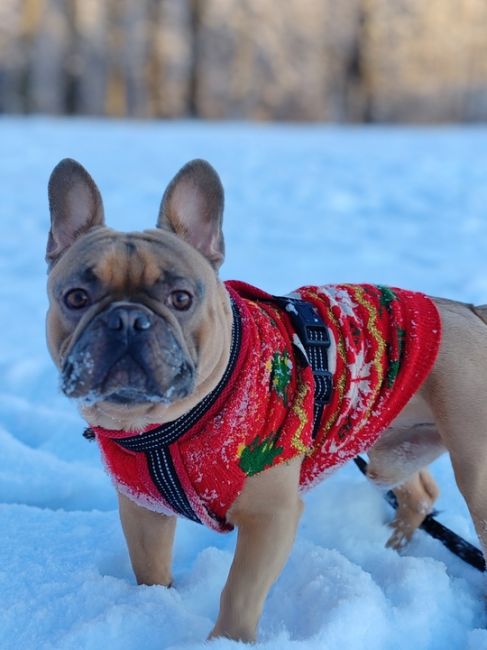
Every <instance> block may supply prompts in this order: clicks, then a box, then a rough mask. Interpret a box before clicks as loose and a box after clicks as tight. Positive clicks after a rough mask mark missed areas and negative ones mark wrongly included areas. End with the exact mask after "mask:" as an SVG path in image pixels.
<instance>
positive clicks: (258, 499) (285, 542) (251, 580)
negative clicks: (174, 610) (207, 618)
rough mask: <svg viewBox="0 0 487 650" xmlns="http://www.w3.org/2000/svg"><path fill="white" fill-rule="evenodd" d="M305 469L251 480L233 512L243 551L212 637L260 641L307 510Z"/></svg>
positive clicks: (286, 468)
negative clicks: (265, 612) (302, 488)
mask: <svg viewBox="0 0 487 650" xmlns="http://www.w3.org/2000/svg"><path fill="white" fill-rule="evenodd" d="M300 466H301V459H300V458H299V459H296V460H294V461H292V462H290V463H288V464H283V465H279V466H277V467H275V468H272V469H269V470H266V471H264V472H262V473H261V474H258V475H256V476H253V477H252V478H249V479H248V480H247V483H246V485H245V488H244V490H243V492H242V493H241V494H240V496H239V497H238V498H237V499H236V501H235V503H234V504H233V505H232V507H231V508H230V510H229V513H228V515H227V518H228V520H229V521H230V522H231V523H232V524H234V525H235V526H237V527H238V539H237V548H236V551H235V557H234V559H233V563H232V566H231V568H230V573H229V575H228V579H227V582H226V585H225V587H224V589H223V592H222V595H221V600H220V613H219V616H218V619H217V622H216V624H215V627H214V628H213V630H212V632H211V634H210V637H215V636H224V637H228V638H230V639H235V640H240V641H247V642H253V641H255V637H256V629H257V624H258V622H259V619H260V615H261V613H262V609H263V606H264V601H265V598H266V596H267V593H268V591H269V589H270V587H271V585H272V584H273V582H274V581H275V580H276V578H277V577H278V575H279V573H280V572H281V570H282V568H283V566H284V564H285V562H286V560H287V558H288V555H289V551H290V550H291V546H292V544H293V541H294V536H295V534H296V527H297V524H298V521H299V517H300V514H301V512H302V509H303V505H302V502H301V499H300V498H299V494H298V487H299V470H300Z"/></svg>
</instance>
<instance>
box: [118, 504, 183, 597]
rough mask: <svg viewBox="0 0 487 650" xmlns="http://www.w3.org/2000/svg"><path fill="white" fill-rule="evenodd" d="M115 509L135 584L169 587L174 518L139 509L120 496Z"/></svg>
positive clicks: (174, 528)
mask: <svg viewBox="0 0 487 650" xmlns="http://www.w3.org/2000/svg"><path fill="white" fill-rule="evenodd" d="M118 505H119V511H120V519H121V522H122V528H123V532H124V534H125V539H126V540H127V546H128V549H129V555H130V561H131V563H132V568H133V570H134V573H135V577H136V579H137V583H138V584H139V585H163V586H164V587H169V586H170V585H171V580H172V577H171V571H172V547H173V543H174V533H175V530H176V517H166V516H165V515H161V514H159V513H158V512H152V510H147V508H142V507H141V506H138V505H137V504H136V503H134V502H133V501H130V499H127V497H125V496H123V495H122V494H120V493H119V494H118Z"/></svg>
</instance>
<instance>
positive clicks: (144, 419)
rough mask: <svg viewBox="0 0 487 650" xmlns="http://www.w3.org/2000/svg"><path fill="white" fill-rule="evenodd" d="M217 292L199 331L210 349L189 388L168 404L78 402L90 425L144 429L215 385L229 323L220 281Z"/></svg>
mask: <svg viewBox="0 0 487 650" xmlns="http://www.w3.org/2000/svg"><path fill="white" fill-rule="evenodd" d="M219 294H220V296H219V297H220V300H219V302H218V309H217V310H216V313H215V317H214V320H213V321H212V322H211V323H210V324H208V326H207V327H208V330H209V331H208V332H204V333H203V338H204V339H205V341H207V342H209V343H210V346H211V349H210V350H209V354H208V355H206V358H207V362H206V364H205V366H204V367H200V368H198V379H197V383H196V387H195V389H194V390H193V392H192V393H191V394H190V395H188V397H185V398H184V399H181V400H178V401H177V402H174V403H172V404H162V403H157V402H148V403H146V404H137V405H130V404H112V403H110V402H96V403H95V404H92V405H80V412H81V414H82V416H83V418H84V419H85V420H86V421H87V422H88V423H89V424H90V426H97V427H103V428H104V429H110V430H114V431H133V432H135V431H144V430H145V429H147V427H149V426H151V425H154V424H166V423H167V422H172V421H174V420H177V419H178V418H179V417H181V416H182V415H184V414H185V413H187V412H188V411H190V410H191V409H192V408H193V407H194V406H196V405H197V404H198V403H199V402H200V401H201V400H202V399H204V398H205V397H206V396H207V395H208V394H209V393H211V392H212V391H213V390H214V389H215V388H216V386H217V385H218V383H219V382H220V380H221V378H222V377H223V375H224V373H225V369H226V368H227V365H228V362H229V358H230V349H231V344H232V325H233V314H232V306H231V303H230V298H229V295H228V293H227V291H226V289H225V287H224V286H223V284H221V285H220V288H219ZM210 330H211V331H210ZM215 331H217V332H219V336H218V337H215V336H214V332H215Z"/></svg>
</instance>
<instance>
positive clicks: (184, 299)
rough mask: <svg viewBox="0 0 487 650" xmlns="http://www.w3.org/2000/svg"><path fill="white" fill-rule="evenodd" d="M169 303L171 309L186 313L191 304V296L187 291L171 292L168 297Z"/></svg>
mask: <svg viewBox="0 0 487 650" xmlns="http://www.w3.org/2000/svg"><path fill="white" fill-rule="evenodd" d="M169 303H170V305H171V307H174V309H177V310H178V311H187V310H188V309H189V308H190V307H191V305H192V304H193V296H192V295H191V294H190V293H189V291H182V290H178V291H172V292H171V294H170V296H169Z"/></svg>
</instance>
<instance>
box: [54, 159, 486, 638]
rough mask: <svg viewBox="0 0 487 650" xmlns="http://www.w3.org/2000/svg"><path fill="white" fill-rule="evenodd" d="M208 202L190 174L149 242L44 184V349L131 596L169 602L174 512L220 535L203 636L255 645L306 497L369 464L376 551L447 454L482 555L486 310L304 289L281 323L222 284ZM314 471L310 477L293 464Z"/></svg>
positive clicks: (72, 186) (59, 170)
mask: <svg viewBox="0 0 487 650" xmlns="http://www.w3.org/2000/svg"><path fill="white" fill-rule="evenodd" d="M223 203H224V194H223V189H222V185H221V182H220V179H219V177H218V175H217V173H216V172H215V170H214V169H213V168H212V167H211V166H210V165H209V164H208V163H207V162H205V161H202V160H195V161H191V162H190V163H188V164H187V165H185V166H184V167H183V168H182V169H181V170H180V171H179V172H178V174H177V175H176V176H175V177H174V179H173V180H172V181H171V182H170V183H169V185H168V187H167V189H166V191H165V193H164V196H163V198H162V203H161V207H160V212H159V217H158V221H157V227H156V228H154V229H152V230H145V231H142V232H130V233H123V232H118V231H116V230H112V229H110V228H108V227H106V226H105V221H104V214H103V205H102V199H101V195H100V192H99V190H98V188H97V186H96V184H95V182H94V181H93V179H92V178H91V177H90V175H89V174H88V172H87V171H86V170H85V169H84V168H83V167H82V166H81V165H80V164H79V163H77V162H75V161H74V160H69V159H65V160H63V161H61V162H60V163H59V164H58V165H57V167H56V168H55V169H54V171H53V172H52V175H51V178H50V181H49V206H50V213H51V229H50V232H49V239H48V243H47V253H46V259H47V263H48V267H49V278H48V294H49V302H50V306H49V311H48V314H47V341H48V347H49V351H50V354H51V356H52V358H53V360H54V362H55V364H56V366H57V367H58V369H59V371H60V376H61V387H62V390H63V392H64V393H65V394H66V395H67V396H68V397H69V398H72V399H75V400H77V402H78V405H79V408H80V410H81V413H82V415H83V417H84V418H85V419H86V421H87V423H88V425H89V427H90V428H91V431H92V435H94V436H95V437H96V439H97V441H98V443H99V444H100V448H101V451H102V454H103V457H104V460H105V463H106V466H107V469H108V471H109V473H110V474H111V476H112V478H113V480H114V483H115V486H116V488H117V491H118V498H119V506H120V517H121V522H122V527H123V530H124V533H125V536H126V540H127V545H128V549H129V554H130V559H131V563H132V566H133V570H134V573H135V576H136V578H137V581H138V583H140V584H150V585H153V584H158V585H165V586H170V585H171V583H172V577H171V562H172V546H173V539H174V532H175V526H176V518H177V515H179V516H185V517H188V518H190V519H193V520H194V521H197V522H200V523H205V524H207V525H209V526H211V527H213V528H215V529H216V530H226V529H229V528H232V527H237V529H238V541H237V546H236V551H235V557H234V560H233V563H232V566H231V569H230V572H229V575H228V579H227V582H226V585H225V587H224V589H223V592H222V596H221V602H220V611H219V615H218V618H217V621H216V623H215V625H214V628H213V630H212V631H211V633H210V637H216V636H223V637H228V638H231V639H235V640H243V641H246V642H253V641H254V640H255V639H256V630H257V625H258V621H259V618H260V616H261V613H262V609H263V606H264V601H265V598H266V595H267V593H268V591H269V589H270V587H271V585H272V584H273V583H274V581H275V580H276V578H277V577H278V575H279V573H280V571H281V570H282V568H283V566H284V564H285V562H286V559H287V557H288V554H289V552H290V549H291V546H292V544H293V540H294V537H295V533H296V527H297V524H298V521H299V518H300V515H301V512H302V510H303V505H302V501H301V497H300V493H301V490H302V488H303V486H304V487H310V486H311V485H313V484H314V483H315V482H316V480H318V479H319V478H322V477H323V476H324V475H326V473H327V472H328V470H329V469H330V468H331V465H338V464H340V463H341V462H344V460H346V459H347V458H349V457H351V455H353V454H355V453H356V452H357V451H363V450H364V449H368V454H369V467H368V477H369V478H370V479H371V480H372V481H373V482H374V483H376V484H377V485H378V486H380V487H385V486H387V487H392V488H393V489H394V490H395V494H396V496H397V499H398V503H399V507H398V510H397V512H396V516H395V519H394V521H393V522H392V535H391V538H390V540H389V542H388V543H389V545H390V546H392V547H395V548H398V547H400V546H402V545H403V544H404V543H405V542H407V541H408V540H409V539H410V538H411V536H412V534H413V532H414V531H415V529H416V528H417V527H418V526H419V525H420V524H421V522H422V521H423V519H424V518H425V517H426V515H427V514H428V513H429V512H430V511H431V509H432V506H433V503H434V501H435V499H436V498H437V496H438V489H437V487H436V485H435V483H434V481H433V479H432V477H431V475H430V474H429V472H428V470H427V469H426V468H425V467H426V465H427V464H428V463H430V462H431V461H432V460H434V459H435V458H436V457H437V456H439V455H440V454H441V453H442V452H443V451H445V450H448V451H449V453H450V455H451V459H452V463H453V467H454V471H455V477H456V481H457V483H458V486H459V488H460V490H461V492H462V494H463V496H464V497H465V499H466V502H467V504H468V507H469V510H470V512H471V515H472V517H473V521H474V523H475V526H476V530H477V532H478V535H479V538H480V541H481V543H482V545H483V546H485V544H486V543H487V527H486V524H485V522H486V521H487V464H486V462H485V459H486V458H487V436H486V434H485V429H486V427H487V400H486V399H485V396H484V385H485V380H486V369H487V326H486V322H487V308H486V307H482V306H480V307H475V306H472V305H466V304H463V303H459V302H454V301H449V300H445V299H429V298H427V297H425V296H422V295H420V294H413V293H410V292H409V293H408V292H404V293H401V290H391V289H387V288H384V287H373V286H371V285H360V286H359V285H357V286H348V285H342V286H340V287H328V288H326V285H325V287H324V288H314V289H313V288H304V289H303V290H301V291H299V292H298V293H295V294H293V296H291V298H290V302H289V303H288V304H287V307H284V308H283V307H282V304H278V303H276V302H275V301H274V302H273V300H272V297H270V296H268V294H265V293H264V292H259V290H254V289H253V288H249V287H248V286H245V285H239V284H238V283H236V284H233V285H232V283H223V282H222V281H221V280H220V279H219V276H218V271H219V267H220V265H221V263H222V262H223V259H224V239H223V234H222V215H223ZM323 296H324V297H323ZM318 299H320V300H325V299H326V300H327V302H326V305H325V307H323V308H322V307H321V306H320V305H321V303H319V301H318ZM302 302H304V303H307V304H311V305H312V307H313V309H314V313H318V312H320V310H321V312H320V313H321V316H322V317H323V318H322V322H323V323H324V324H325V325H326V327H327V328H328V329H329V331H330V333H331V341H330V342H329V343H330V345H329V347H328V348H327V353H326V356H327V360H326V361H327V364H328V368H329V371H330V375H331V376H332V377H333V380H332V383H333V387H332V395H333V396H332V398H331V401H330V403H329V404H328V405H325V406H324V411H323V413H321V414H320V418H322V419H321V420H320V422H321V425H320V427H319V433H318V434H316V427H314V426H313V415H312V414H313V403H314V402H313V400H314V397H315V395H314V393H313V385H314V382H315V379H316V377H313V374H312V372H311V370H310V364H309V359H308V358H307V357H308V356H309V350H306V348H305V346H303V343H302V341H301V340H300V338H299V336H297V335H296V333H295V332H294V333H293V332H292V331H291V330H290V324H289V318H290V313H289V312H293V311H295V306H296V309H297V307H298V306H299V304H301V303H302ZM411 305H414V309H415V310H416V311H412V310H413V307H411ZM417 305H420V306H419V307H418V306H417ZM352 307H353V309H352ZM355 308H357V310H358V311H359V312H360V313H359V315H358V316H356V315H354V313H352V312H353V310H354V309H355ZM340 310H341V311H340ZM418 310H419V311H418ZM412 313H414V314H416V316H418V314H419V317H417V318H416V319H415V318H412V317H408V314H409V316H410V315H411V314H412ZM408 318H409V320H408ZM338 321H340V322H341V323H342V324H343V323H345V324H346V327H347V328H348V329H347V335H346V336H345V335H344V336H343V337H342V335H341V334H340V333H339V331H338V329H337V322H338ZM406 321H408V323H409V325H407V323H406ZM417 321H419V322H417ZM391 323H393V325H394V326H392V325H391ZM408 327H410V328H411V327H412V328H416V329H414V331H412V333H410V332H409V329H407V328H408ZM365 330H367V333H368V334H369V335H370V339H368V340H367V341H366V342H365V343H364V341H365V339H364V336H365V334H364V332H365ZM386 330H387V331H388V332H389V333H390V332H392V334H393V336H395V339H394V341H395V343H390V342H387V343H385V342H384V341H383V340H382V337H383V336H385V334H384V332H386ZM440 332H441V334H440ZM347 341H348V342H349V343H350V345H351V347H352V348H353V346H355V349H354V351H353V352H350V351H349V350H348V349H346V346H345V343H346V342H347ZM374 346H375V348H374ZM405 346H406V348H407V350H409V352H408V353H407V354H405V353H404V349H406V348H405ZM408 346H409V348H408ZM418 346H419V347H418ZM372 348H374V350H372ZM367 354H369V355H370V354H374V355H376V356H375V357H374V358H367ZM364 355H365V356H364ZM394 355H396V356H394ZM406 357H407V358H408V359H409V360H410V361H409V365H408V366H407V369H406V366H404V369H403V367H402V366H401V364H402V362H403V361H404V359H406ZM381 360H382V361H381ZM382 362H383V363H385V364H387V372H386V371H385V370H384V368H381V363H382ZM350 368H352V370H353V372H357V373H358V374H356V375H353V372H352V370H350ZM357 368H358V369H359V371H357ZM365 370H366V371H367V375H365V374H363V372H362V371H364V372H365ZM360 372H362V374H360ZM347 373H348V374H347ZM406 375H407V381H406ZM347 377H348V379H347ZM347 382H348V384H347ZM393 384H395V385H398V386H399V389H400V390H399V391H396V392H394V391H393ZM406 384H407V386H408V387H409V388H408V390H406ZM347 386H348V388H347ZM384 395H385V397H384ZM398 395H399V396H398ZM262 400H263V402H262V404H261V401H262ZM364 400H365V401H364ZM367 400H369V401H367ZM370 400H375V402H374V401H370ZM384 400H385V401H384ZM387 400H388V401H387ZM386 402H387V403H386ZM333 405H334V406H333ZM337 405H340V408H342V407H344V405H345V406H346V407H347V408H348V409H349V411H348V412H347V414H346V417H345V416H343V414H341V413H340V412H339V409H338V406H337ZM335 407H336V409H335ZM352 407H353V408H352ZM382 407H384V408H382ZM337 409H338V410H337ZM350 409H352V410H350ZM381 409H382V410H381ZM377 413H381V414H382V415H381V417H380V418H377V417H376V416H377ZM310 414H311V415H310ZM359 416H360V424H359ZM364 418H365V420H364ZM367 418H368V419H367ZM374 418H375V420H374ZM314 419H315V420H316V417H315V418H314ZM364 422H365V424H364ZM335 430H336V435H335V434H333V431H335ZM355 430H357V431H358V430H360V431H361V434H360V435H358V434H357V435H355V433H354V432H355ZM364 432H365V433H364ZM362 434H363V436H362ZM334 435H335V437H333V436H334ZM350 436H351V437H350ZM361 436H362V438H361ZM356 439H357V440H359V442H358V443H356V442H354V441H355V440H356ZM350 440H352V442H350ZM317 456H319V458H320V463H322V466H323V467H324V470H323V471H322V468H321V469H320V471H319V472H318V471H317V470H316V466H312V465H310V461H309V459H310V457H311V458H314V457H317ZM329 459H333V462H331V461H330V462H329ZM320 472H321V473H320Z"/></svg>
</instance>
